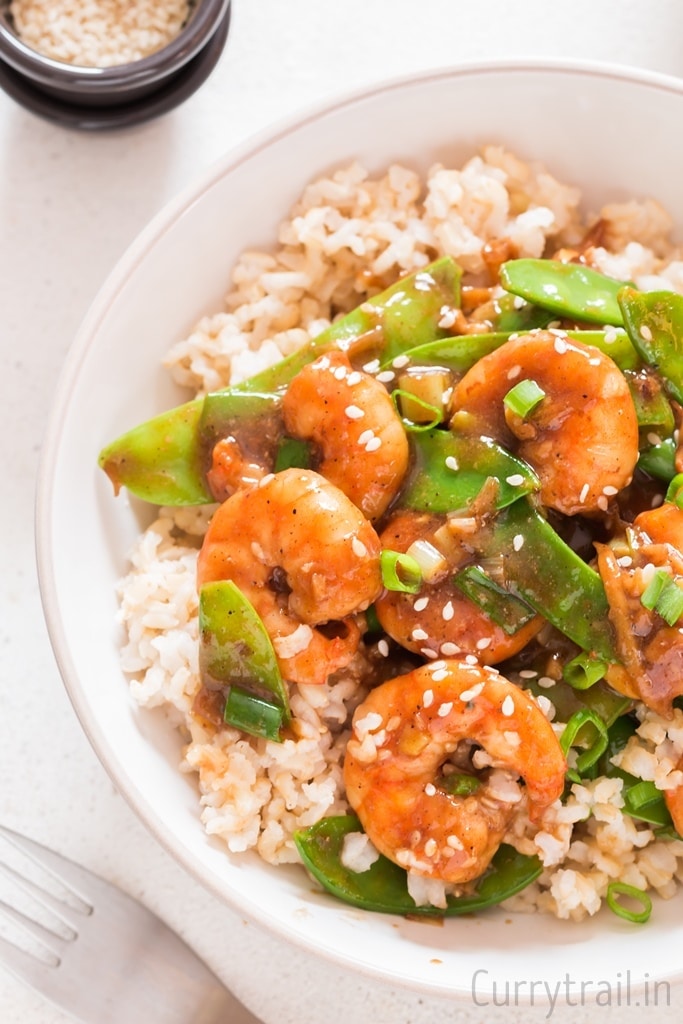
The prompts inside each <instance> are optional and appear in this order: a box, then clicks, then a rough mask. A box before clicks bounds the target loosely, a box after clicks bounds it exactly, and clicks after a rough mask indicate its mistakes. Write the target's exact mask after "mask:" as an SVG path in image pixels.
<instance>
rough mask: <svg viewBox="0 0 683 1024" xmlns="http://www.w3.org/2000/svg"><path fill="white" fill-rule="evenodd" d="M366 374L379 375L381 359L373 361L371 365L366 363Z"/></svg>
mask: <svg viewBox="0 0 683 1024" xmlns="http://www.w3.org/2000/svg"><path fill="white" fill-rule="evenodd" d="M363 369H364V370H365V372H366V373H377V371H378V370H379V359H371V360H370V362H369V363H366V364H365V366H364V367H363Z"/></svg>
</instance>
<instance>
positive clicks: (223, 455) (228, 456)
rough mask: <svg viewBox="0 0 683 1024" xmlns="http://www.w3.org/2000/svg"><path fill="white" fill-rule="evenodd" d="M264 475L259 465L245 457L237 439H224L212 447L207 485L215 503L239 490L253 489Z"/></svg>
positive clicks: (264, 470)
mask: <svg viewBox="0 0 683 1024" xmlns="http://www.w3.org/2000/svg"><path fill="white" fill-rule="evenodd" d="M265 475H266V469H265V468H264V467H263V466H262V465H261V464H260V463H259V462H255V461H252V460H250V459H248V458H246V457H245V455H244V453H243V452H242V449H241V447H240V444H239V441H238V440H237V438H235V437H232V436H229V437H224V438H222V439H221V440H220V441H218V443H217V444H215V445H214V447H213V452H212V454H211V466H210V468H209V470H208V471H207V474H206V479H207V483H208V485H209V489H210V490H211V493H212V495H213V496H214V497H215V499H216V501H225V499H226V498H228V497H229V496H230V495H231V494H233V493H234V492H235V491H238V490H240V489H241V488H247V487H253V486H254V484H257V483H258V482H259V481H260V480H262V479H263V477H264V476H265Z"/></svg>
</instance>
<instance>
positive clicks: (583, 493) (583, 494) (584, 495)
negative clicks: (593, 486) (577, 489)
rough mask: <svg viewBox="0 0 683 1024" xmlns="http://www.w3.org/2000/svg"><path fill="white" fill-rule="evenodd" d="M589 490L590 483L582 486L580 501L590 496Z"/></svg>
mask: <svg viewBox="0 0 683 1024" xmlns="http://www.w3.org/2000/svg"><path fill="white" fill-rule="evenodd" d="M589 490H590V485H589V484H584V485H583V487H582V488H581V494H580V495H579V501H585V500H586V498H587V497H588V492H589Z"/></svg>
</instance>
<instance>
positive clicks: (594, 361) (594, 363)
mask: <svg viewBox="0 0 683 1024" xmlns="http://www.w3.org/2000/svg"><path fill="white" fill-rule="evenodd" d="M588 365H589V366H599V365H600V360H599V359H598V357H597V356H593V358H592V359H589V360H588Z"/></svg>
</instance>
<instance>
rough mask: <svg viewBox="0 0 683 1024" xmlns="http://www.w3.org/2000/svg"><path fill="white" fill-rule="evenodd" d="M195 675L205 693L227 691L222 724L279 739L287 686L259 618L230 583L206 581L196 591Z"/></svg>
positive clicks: (285, 712)
mask: <svg viewBox="0 0 683 1024" xmlns="http://www.w3.org/2000/svg"><path fill="white" fill-rule="evenodd" d="M199 672H200V678H201V680H202V683H203V684H204V685H205V686H208V687H209V689H214V690H215V689H220V688H223V687H226V686H227V687H230V691H229V692H228V695H227V700H226V711H225V713H224V719H225V720H226V721H227V722H229V723H230V724H233V725H236V726H237V727H238V728H240V729H243V730H244V731H245V732H250V733H252V734H253V735H255V736H265V737H266V738H267V739H274V740H278V739H280V728H281V726H282V725H283V724H284V723H286V722H287V721H288V720H289V699H288V696H287V688H286V686H285V684H284V682H283V680H282V676H281V674H280V669H279V666H278V663H277V658H276V656H275V651H274V649H273V645H272V642H271V639H270V637H269V635H268V633H267V632H266V628H265V626H264V625H263V622H262V620H261V618H260V616H259V615H258V614H257V613H256V611H255V609H254V607H253V606H252V604H251V603H250V602H249V601H248V600H247V598H246V597H245V596H244V594H243V593H242V592H241V591H240V590H239V589H238V588H237V587H236V586H235V584H234V583H233V582H232V581H231V580H217V581H215V582H212V583H205V584H204V586H203V587H202V588H201V590H200V592H199ZM233 691H235V694H234V698H233V699H232V700H231V697H232V696H233ZM231 709H232V713H231Z"/></svg>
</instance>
